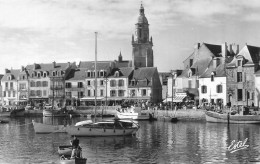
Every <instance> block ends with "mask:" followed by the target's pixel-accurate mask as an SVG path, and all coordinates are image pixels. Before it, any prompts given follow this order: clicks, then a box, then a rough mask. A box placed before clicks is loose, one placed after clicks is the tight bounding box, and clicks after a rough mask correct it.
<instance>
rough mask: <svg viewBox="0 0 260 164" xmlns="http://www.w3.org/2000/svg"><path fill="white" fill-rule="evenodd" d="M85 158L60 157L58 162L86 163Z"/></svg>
mask: <svg viewBox="0 0 260 164" xmlns="http://www.w3.org/2000/svg"><path fill="white" fill-rule="evenodd" d="M86 163H87V159H86V158H75V159H61V160H60V164H86Z"/></svg>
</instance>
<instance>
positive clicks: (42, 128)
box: [33, 121, 66, 133]
mask: <svg viewBox="0 0 260 164" xmlns="http://www.w3.org/2000/svg"><path fill="white" fill-rule="evenodd" d="M33 127H34V131H35V133H66V126H64V125H49V124H43V123H38V122H35V121H33Z"/></svg>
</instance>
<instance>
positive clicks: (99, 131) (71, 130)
mask: <svg viewBox="0 0 260 164" xmlns="http://www.w3.org/2000/svg"><path fill="white" fill-rule="evenodd" d="M137 130H138V128H129V129H103V128H89V127H81V126H69V127H67V133H68V134H70V135H76V136H127V135H135V134H136V132H137Z"/></svg>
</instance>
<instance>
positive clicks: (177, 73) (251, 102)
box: [166, 43, 260, 106]
mask: <svg viewBox="0 0 260 164" xmlns="http://www.w3.org/2000/svg"><path fill="white" fill-rule="evenodd" d="M183 64H184V69H183V70H173V71H171V74H170V75H169V77H168V84H167V99H166V101H171V100H173V102H182V101H183V100H184V99H188V100H192V101H194V102H195V104H196V105H203V104H205V103H206V104H208V103H211V104H216V105H228V106H259V97H260V93H259V89H260V85H259V84H260V47H255V46H251V45H247V44H246V45H245V46H244V47H243V48H242V49H241V50H239V45H235V44H231V45H229V46H227V43H224V44H222V45H213V44H207V43H202V44H199V43H198V44H196V45H195V47H194V51H193V53H192V54H191V55H190V56H189V57H188V58H187V59H185V60H184V62H183ZM186 101H187V100H186Z"/></svg>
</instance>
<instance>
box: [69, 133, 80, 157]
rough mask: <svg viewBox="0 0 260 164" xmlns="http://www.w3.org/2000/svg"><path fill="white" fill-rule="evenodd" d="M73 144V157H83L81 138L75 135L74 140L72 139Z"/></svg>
mask: <svg viewBox="0 0 260 164" xmlns="http://www.w3.org/2000/svg"><path fill="white" fill-rule="evenodd" d="M70 143H71V145H72V152H71V158H75V157H76V158H81V147H80V146H79V139H78V138H77V137H76V136H75V135H74V136H73V140H71V141H70Z"/></svg>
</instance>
